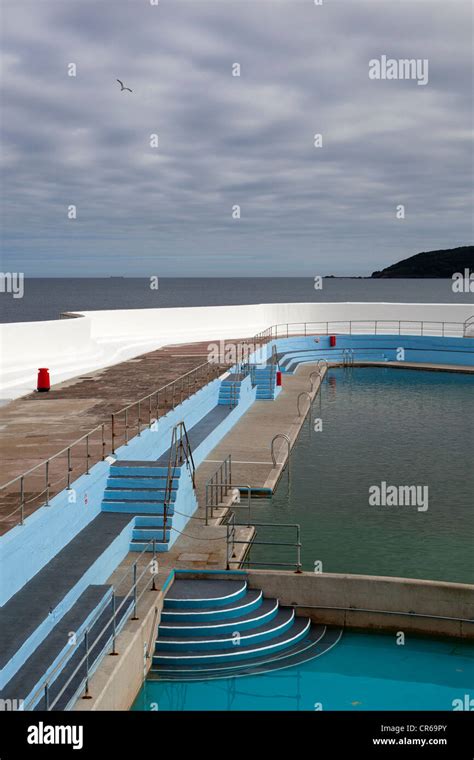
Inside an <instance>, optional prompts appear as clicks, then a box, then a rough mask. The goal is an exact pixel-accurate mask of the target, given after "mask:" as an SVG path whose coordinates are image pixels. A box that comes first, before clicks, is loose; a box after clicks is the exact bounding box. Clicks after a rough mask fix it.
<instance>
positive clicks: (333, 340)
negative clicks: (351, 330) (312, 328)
mask: <svg viewBox="0 0 474 760" xmlns="http://www.w3.org/2000/svg"><path fill="white" fill-rule="evenodd" d="M329 345H330V346H331V348H334V346H335V345H336V336H335V335H330V336H329Z"/></svg>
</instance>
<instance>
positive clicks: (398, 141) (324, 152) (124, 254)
mask: <svg viewBox="0 0 474 760" xmlns="http://www.w3.org/2000/svg"><path fill="white" fill-rule="evenodd" d="M4 15H5V24H4V29H5V31H4V40H3V41H4V49H5V68H4V74H3V76H2V79H1V86H2V93H1V96H2V103H3V105H4V119H3V133H2V138H3V143H4V151H3V161H4V176H5V181H4V183H3V191H2V210H3V216H4V225H3V226H4V231H3V241H2V242H3V246H2V247H3V250H4V265H3V266H4V268H8V269H13V270H15V271H17V270H20V271H23V270H25V271H26V272H27V273H28V274H37V273H39V272H41V274H47V273H49V274H52V275H67V274H71V275H74V274H81V275H84V274H90V275H94V274H110V273H115V274H132V275H147V274H149V272H150V267H152V270H151V271H153V272H158V273H159V274H161V275H163V276H164V275H206V274H207V275H232V274H246V275H252V274H260V275H261V274H265V273H268V270H269V267H271V270H272V272H273V273H274V274H288V275H295V276H296V275H299V274H309V275H311V274H313V273H314V272H316V273H318V272H321V273H326V272H328V273H329V272H331V273H332V272H334V273H341V274H342V273H354V274H365V273H368V272H370V271H372V269H376V268H381V267H382V266H384V265H386V264H389V263H391V262H392V261H393V260H396V259H397V258H402V257H405V256H407V255H410V253H415V252H416V251H418V250H422V249H425V250H426V249H428V248H430V247H434V248H440V247H444V246H446V247H448V246H450V245H455V244H458V243H459V242H461V243H462V242H464V243H469V242H471V238H472V228H471V226H470V216H469V209H470V205H471V202H472V169H471V166H472V164H471V159H472V153H471V147H470V141H469V135H470V130H471V128H472V124H471V115H470V109H471V105H472V97H471V85H472V82H471V77H470V74H469V72H470V67H471V41H470V31H469V29H470V20H471V15H472V10H471V5H470V2H467V1H466V2H464V0H458V2H457V3H456V4H455V7H454V6H453V4H448V3H445V2H442V1H441V0H430V2H429V3H427V2H424V1H423V0H410V2H408V1H407V0H401V1H400V2H397V3H394V2H392V1H391V0H379V1H378V2H377V3H374V2H373V1H372V0H361V2H358V1H357V0H350V1H349V0H343V1H341V2H338V3H330V2H327V3H325V4H324V5H323V6H322V7H315V6H314V5H313V3H312V2H310V0H252V2H216V0H211V1H210V2H209V1H207V0H200V2H190V1H189V0H173V2H171V0H161V2H160V4H159V5H158V7H156V8H154V7H150V6H149V5H148V3H146V2H143V3H137V2H136V0H131V1H130V2H125V1H124V0H114V2H112V1H111V0H110V1H107V2H102V3H101V2H95V0H94V1H90V0H82V1H81V2H72V1H71V2H70V1H69V0H67V1H66V2H64V0H61V2H53V1H52V0H42V2H41V3H38V2H26V0H15V1H14V0H7V2H6V7H5V11H4ZM382 53H384V54H387V55H391V56H393V57H397V58H398V57H422V58H425V57H427V58H429V61H430V81H429V84H428V86H427V87H419V86H417V84H416V82H413V81H392V82H387V81H385V82H384V81H370V80H369V79H368V73H367V72H368V61H369V60H370V58H372V57H379V56H380V55H381V54H382ZM71 61H73V62H75V63H76V64H77V66H78V76H77V78H76V79H72V78H69V77H67V76H66V66H67V64H68V63H69V62H71ZM233 62H239V63H241V65H242V76H241V77H240V79H239V78H233V77H232V76H231V65H232V63H233ZM116 77H119V78H120V79H123V81H124V82H125V83H126V84H128V85H129V86H130V87H131V88H132V89H133V91H134V92H133V95H130V93H120V91H119V89H120V88H119V86H118V84H117V83H116V82H115V79H116ZM155 132H156V133H158V134H159V140H160V148H159V150H158V151H157V152H156V151H155V152H154V151H153V150H151V149H150V147H149V136H150V134H151V133H155ZM316 132H321V133H322V134H323V140H324V147H323V148H322V149H315V148H314V147H313V135H314V133H316ZM70 203H74V204H76V205H77V208H78V219H77V221H75V222H69V221H68V220H67V219H66V208H67V206H68V205H69V204H70ZM397 203H405V204H406V207H407V219H406V220H405V221H404V222H396V221H395V218H394V214H395V205H396V204H397ZM234 204H239V205H241V208H242V219H241V220H240V221H238V222H236V221H233V220H232V219H231V207H232V206H233V205H234ZM290 251H291V255H289V252H290ZM45 267H46V268H47V269H48V271H45ZM242 267H245V271H244V272H242Z"/></svg>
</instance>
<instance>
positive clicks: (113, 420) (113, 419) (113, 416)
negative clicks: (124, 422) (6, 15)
mask: <svg viewBox="0 0 474 760" xmlns="http://www.w3.org/2000/svg"><path fill="white" fill-rule="evenodd" d="M112 454H115V414H113V415H112Z"/></svg>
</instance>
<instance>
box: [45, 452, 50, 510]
mask: <svg viewBox="0 0 474 760" xmlns="http://www.w3.org/2000/svg"><path fill="white" fill-rule="evenodd" d="M45 481H46V482H45V486H46V503H45V507H49V459H47V460H46V462H45Z"/></svg>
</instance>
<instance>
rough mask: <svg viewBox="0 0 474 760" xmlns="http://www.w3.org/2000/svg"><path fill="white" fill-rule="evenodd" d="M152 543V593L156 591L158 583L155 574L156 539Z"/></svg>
mask: <svg viewBox="0 0 474 760" xmlns="http://www.w3.org/2000/svg"><path fill="white" fill-rule="evenodd" d="M152 541H153V559H152V562H153V580H152V583H151V589H150V590H151V591H156V583H155V576H156V573H155V567H156V538H153V539H152Z"/></svg>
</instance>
